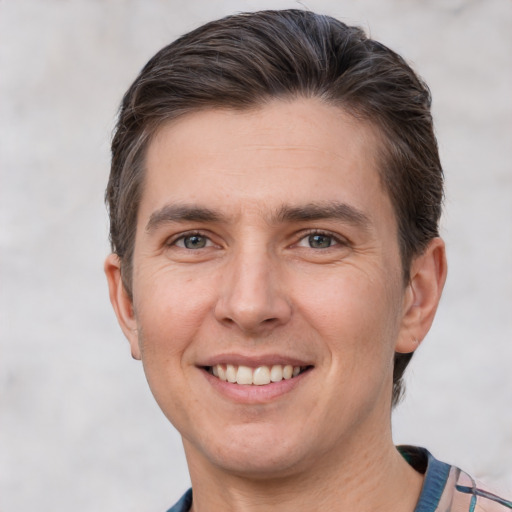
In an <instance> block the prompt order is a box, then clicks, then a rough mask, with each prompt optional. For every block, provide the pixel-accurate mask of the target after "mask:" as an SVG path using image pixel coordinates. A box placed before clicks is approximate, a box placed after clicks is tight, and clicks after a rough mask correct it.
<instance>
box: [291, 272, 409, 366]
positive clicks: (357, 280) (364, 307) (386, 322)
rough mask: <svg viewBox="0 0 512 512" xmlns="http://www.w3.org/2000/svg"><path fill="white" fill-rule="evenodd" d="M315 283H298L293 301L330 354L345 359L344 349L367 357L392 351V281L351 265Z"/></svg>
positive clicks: (394, 330)
mask: <svg viewBox="0 0 512 512" xmlns="http://www.w3.org/2000/svg"><path fill="white" fill-rule="evenodd" d="M352 270H353V269H352ZM317 283H318V281H315V280H313V281H312V283H310V286H304V283H302V284H300V286H298V288H297V290H298V292H297V304H298V307H299V309H300V314H301V315H302V316H303V317H305V318H306V319H307V322H308V323H309V324H310V325H312V326H313V327H314V329H315V330H316V331H317V332H318V334H319V335H320V336H321V338H322V339H324V340H326V342H327V344H328V349H329V350H330V352H331V357H332V358H333V359H343V360H344V361H345V363H344V364H347V363H348V360H347V358H348V356H349V355H350V356H351V358H352V359H355V358H356V357H360V356H365V358H366V359H365V360H370V361H371V360H373V359H382V357H383V353H386V355H391V354H392V353H393V347H394V343H395V340H396V337H397V336H398V329H399V321H398V320H399V318H398V302H399V295H398V293H397V290H395V286H391V285H390V282H388V280H387V279H385V278H384V277H383V276H382V275H373V276H372V275H368V274H366V273H364V272H354V271H352V272H343V271H340V272H337V273H336V275H333V276H332V278H331V279H329V280H325V283H327V284H326V285H323V286H318V284H317ZM299 297H300V298H299Z"/></svg>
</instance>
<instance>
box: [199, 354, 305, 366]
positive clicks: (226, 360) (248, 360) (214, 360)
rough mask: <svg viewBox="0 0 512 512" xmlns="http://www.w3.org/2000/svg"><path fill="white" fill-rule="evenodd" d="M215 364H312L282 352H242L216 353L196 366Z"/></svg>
mask: <svg viewBox="0 0 512 512" xmlns="http://www.w3.org/2000/svg"><path fill="white" fill-rule="evenodd" d="M217 364H232V365H235V366H248V367H250V368H257V367H258V366H273V365H276V364H279V365H283V366H284V365H288V364H289V365H292V366H312V364H311V362H310V361H308V360H306V359H301V358H298V357H293V356H286V355H282V354H262V355H254V356H247V355H244V354H218V355H215V356H211V357H208V358H206V359H204V360H202V361H200V362H199V363H198V364H197V366H200V367H205V366H215V365H217Z"/></svg>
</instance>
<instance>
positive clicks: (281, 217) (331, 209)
mask: <svg viewBox="0 0 512 512" xmlns="http://www.w3.org/2000/svg"><path fill="white" fill-rule="evenodd" d="M322 219H336V220H341V221H343V222H347V223H349V224H352V225H354V226H358V227H361V228H364V229H367V228H369V227H370V224H371V222H370V219H369V218H368V217H367V216H366V215H365V214H364V213H363V212H362V211H361V210H358V209H357V208H355V207H354V206H351V205H349V204H346V203H340V202H337V201H330V202H327V203H308V204H306V205H303V206H288V205H283V206H282V207H281V208H279V210H278V211H277V214H276V215H275V219H274V222H276V223H279V222H300V221H311V220H322Z"/></svg>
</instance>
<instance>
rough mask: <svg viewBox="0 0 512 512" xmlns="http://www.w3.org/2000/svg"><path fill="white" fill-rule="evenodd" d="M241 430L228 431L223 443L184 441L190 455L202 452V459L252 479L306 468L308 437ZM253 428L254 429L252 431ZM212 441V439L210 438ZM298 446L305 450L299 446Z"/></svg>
mask: <svg viewBox="0 0 512 512" xmlns="http://www.w3.org/2000/svg"><path fill="white" fill-rule="evenodd" d="M237 430H239V432H238V435H237V433H233V432H226V433H225V434H224V435H223V436H222V438H221V439H220V442H217V443H215V445H212V444H211V443H209V442H208V441H206V442H205V444H204V445H203V446H194V447H192V446H190V445H189V443H187V442H185V441H184V446H185V451H186V452H187V458H189V460H190V456H192V458H194V454H193V453H195V454H196V455H198V451H199V452H200V453H201V456H202V458H206V459H207V460H208V462H209V463H210V464H211V465H212V466H215V467H217V468H218V469H220V470H222V471H227V472H229V473H231V474H233V475H237V476H240V477H244V478H251V479H256V480H258V479H262V480H263V479H267V478H279V477H287V476H289V475H291V474H293V473H296V472H297V471H300V468H301V467H302V464H301V461H303V460H304V459H305V458H306V453H305V452H306V451H307V449H305V448H306V446H305V444H304V440H299V439H296V440H295V441H294V440H293V438H292V436H290V435H289V433H288V432H287V434H286V438H283V435H282V432H283V430H282V429H281V432H280V434H281V435H279V433H278V434H277V435H276V434H275V433H271V432H261V431H259V432H254V429H251V428H240V427H239V428H238V429H237ZM242 430H243V431H244V432H242ZM251 430H252V432H251ZM210 440H211V438H210ZM298 446H300V447H301V449H298Z"/></svg>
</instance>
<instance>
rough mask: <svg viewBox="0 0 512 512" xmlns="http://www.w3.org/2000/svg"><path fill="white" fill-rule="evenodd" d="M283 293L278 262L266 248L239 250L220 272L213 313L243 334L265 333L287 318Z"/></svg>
mask: <svg viewBox="0 0 512 512" xmlns="http://www.w3.org/2000/svg"><path fill="white" fill-rule="evenodd" d="M287 292H288V290H286V286H285V282H284V279H283V276H282V273H281V272H280V269H279V265H278V263H277V262H276V261H275V258H273V257H272V255H271V254H269V253H268V251H266V250H265V249H263V248H262V249H261V250H258V251H256V250H254V249H253V250H248V251H240V252H239V253H238V254H236V255H234V257H233V258H232V259H231V261H230V262H229V264H227V265H226V269H225V271H224V272H223V280H222V284H221V287H220V290H219V296H218V301H217V304H216V306H215V316H216V318H217V321H219V322H221V323H223V324H224V325H227V326H236V327H237V328H238V329H240V330H241V331H242V332H243V333H244V334H248V335H260V336H261V335H264V334H268V333H269V332H271V331H273V330H274V329H275V328H276V327H279V326H282V325H284V324H286V323H287V322H288V321H289V320H290V318H291V315H292V307H291V303H290V301H289V300H288V297H287Z"/></svg>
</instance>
